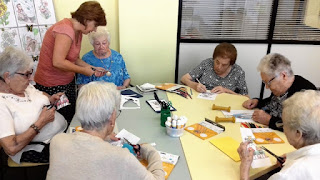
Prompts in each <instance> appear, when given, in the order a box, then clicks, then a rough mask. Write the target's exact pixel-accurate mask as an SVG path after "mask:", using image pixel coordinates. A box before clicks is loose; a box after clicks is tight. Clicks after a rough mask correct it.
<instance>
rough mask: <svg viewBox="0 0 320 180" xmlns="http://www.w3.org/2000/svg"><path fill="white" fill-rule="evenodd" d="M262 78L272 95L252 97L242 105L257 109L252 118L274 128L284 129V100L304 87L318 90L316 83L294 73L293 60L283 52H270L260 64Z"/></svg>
mask: <svg viewBox="0 0 320 180" xmlns="http://www.w3.org/2000/svg"><path fill="white" fill-rule="evenodd" d="M258 71H260V75H261V79H262V81H263V82H264V83H265V85H266V88H267V89H270V90H271V92H272V93H271V95H270V96H269V97H268V98H265V99H258V98H255V99H250V100H247V101H245V102H244V103H243V104H242V105H243V107H245V108H247V109H253V108H259V109H260V110H255V111H254V113H253V115H252V119H253V120H254V121H256V122H258V123H261V124H264V125H268V126H269V127H270V128H272V129H276V130H280V131H283V128H282V126H283V123H282V119H281V113H282V102H283V101H284V100H286V99H287V98H289V97H290V96H292V95H293V94H294V93H296V92H299V91H301V90H302V89H311V90H316V89H317V88H316V87H315V85H314V84H312V83H311V82H310V81H308V80H306V79H305V78H303V77H302V76H299V75H294V74H293V71H292V69H291V62H290V61H289V60H288V59H287V58H286V57H284V56H283V55H281V54H277V53H274V54H268V55H266V56H264V57H263V58H262V59H261V61H260V64H259V65H258Z"/></svg>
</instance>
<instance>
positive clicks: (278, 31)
mask: <svg viewBox="0 0 320 180" xmlns="http://www.w3.org/2000/svg"><path fill="white" fill-rule="evenodd" d="M273 39H274V40H298V41H320V0H308V1H300V0H294V1H293V0H282V1H279V5H278V11H277V17H276V23H275V28H274V35H273Z"/></svg>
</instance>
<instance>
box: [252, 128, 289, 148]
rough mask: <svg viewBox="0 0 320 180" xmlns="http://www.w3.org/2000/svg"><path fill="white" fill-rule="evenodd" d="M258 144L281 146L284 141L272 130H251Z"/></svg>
mask: <svg viewBox="0 0 320 180" xmlns="http://www.w3.org/2000/svg"><path fill="white" fill-rule="evenodd" d="M251 131H252V133H253V134H254V136H255V137H256V139H255V141H254V142H255V143H256V144H280V143H284V141H283V140H282V139H281V138H280V137H279V136H278V135H277V134H276V133H275V132H274V131H273V130H272V129H270V128H251Z"/></svg>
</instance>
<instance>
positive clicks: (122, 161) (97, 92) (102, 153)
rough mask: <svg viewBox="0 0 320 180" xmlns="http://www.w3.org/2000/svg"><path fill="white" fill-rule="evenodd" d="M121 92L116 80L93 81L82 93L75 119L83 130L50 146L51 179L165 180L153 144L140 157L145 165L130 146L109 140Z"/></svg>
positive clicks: (80, 93)
mask: <svg viewBox="0 0 320 180" xmlns="http://www.w3.org/2000/svg"><path fill="white" fill-rule="evenodd" d="M119 103H120V92H119V91H118V90H117V89H116V86H115V85H114V84H112V83H106V82H91V83H89V84H86V85H84V86H83V87H82V88H81V89H80V91H79V95H78V99H77V103H76V114H75V117H74V118H75V119H76V120H78V121H80V123H81V126H82V128H83V130H82V131H81V132H75V133H72V134H59V135H57V136H55V137H54V138H53V139H52V141H51V145H50V166H49V170H48V173H47V179H48V180H50V179H141V180H142V179H164V176H165V174H164V171H163V169H162V161H161V159H160V156H159V154H158V152H157V151H156V150H155V149H154V148H153V147H152V146H150V145H149V144H142V145H141V150H140V156H141V157H142V158H143V159H145V160H147V161H148V164H149V165H148V167H147V168H145V167H144V166H143V165H142V164H141V163H140V162H139V161H138V159H137V158H136V157H135V156H133V155H132V154H131V153H130V152H129V151H128V149H126V148H120V147H118V146H113V145H111V144H110V143H109V142H108V141H105V140H106V138H107V136H108V135H110V134H111V133H112V132H113V129H114V126H115V121H116V118H117V112H118V108H119Z"/></svg>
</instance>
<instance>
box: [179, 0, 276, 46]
mask: <svg viewBox="0 0 320 180" xmlns="http://www.w3.org/2000/svg"><path fill="white" fill-rule="evenodd" d="M272 2H273V1H271V0H182V12H181V15H182V16H181V33H180V34H181V36H180V38H181V39H215V40H219V39H222V40H223V39H226V40H234V39H235V40H239V39H240V40H266V39H267V38H268V31H269V24H270V18H271V10H272Z"/></svg>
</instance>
